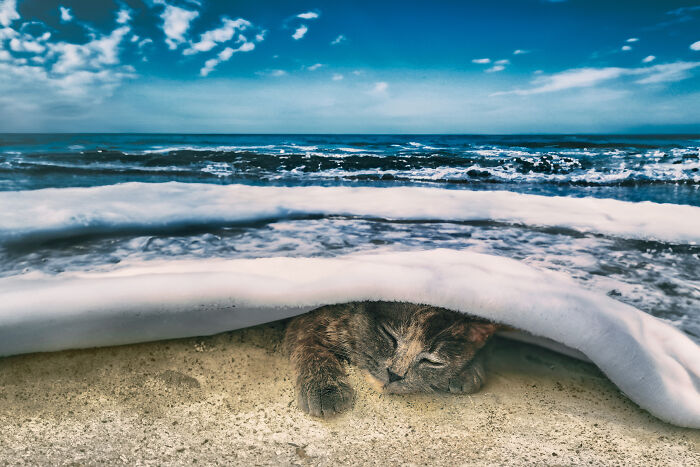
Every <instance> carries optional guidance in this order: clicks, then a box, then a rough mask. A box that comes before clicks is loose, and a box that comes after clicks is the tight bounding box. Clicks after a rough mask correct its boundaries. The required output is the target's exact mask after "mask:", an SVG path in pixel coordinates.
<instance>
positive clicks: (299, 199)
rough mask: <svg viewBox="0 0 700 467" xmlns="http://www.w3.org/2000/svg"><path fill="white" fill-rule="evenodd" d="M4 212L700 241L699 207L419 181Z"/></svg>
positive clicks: (196, 191)
mask: <svg viewBox="0 0 700 467" xmlns="http://www.w3.org/2000/svg"><path fill="white" fill-rule="evenodd" d="M0 213H2V215H1V216H0V239H2V240H5V241H8V240H9V241H24V240H36V239H53V238H63V237H67V236H72V235H81V234H94V233H113V232H118V231H125V230H139V231H148V230H152V229H160V230H163V229H171V228H177V227H183V226H198V225H202V226H205V225H211V224H215V225H224V224H230V223H238V222H251V221H259V220H265V219H281V218H289V217H295V216H314V215H322V216H327V215H342V216H359V217H375V218H386V219H398V220H443V221H473V220H491V221H496V222H503V223H510V224H525V225H532V226H544V227H560V228H567V229H573V230H576V231H580V232H592V233H599V234H604V235H610V236H619V237H624V238H632V239H643V240H656V241H661V242H671V243H680V244H697V243H698V242H700V207H694V206H685V205H672V204H657V203H652V202H648V201H644V202H639V203H631V202H625V201H617V200H612V199H594V198H567V197H550V196H538V195H526V194H520V193H512V192H507V191H488V192H479V191H468V190H441V189H434V188H418V187H394V188H368V187H357V188H349V187H315V186H311V187H269V186H267V187H259V186H246V185H226V186H221V185H209V184H194V183H192V184H187V183H178V182H169V183H153V184H149V183H124V184H119V185H110V186H101V187H90V188H60V189H54V188H47V189H42V190H33V191H18V192H3V193H0Z"/></svg>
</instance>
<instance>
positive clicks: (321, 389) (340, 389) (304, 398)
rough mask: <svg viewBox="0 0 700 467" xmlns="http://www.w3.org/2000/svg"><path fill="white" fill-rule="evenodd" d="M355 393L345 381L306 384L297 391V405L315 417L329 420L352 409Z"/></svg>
mask: <svg viewBox="0 0 700 467" xmlns="http://www.w3.org/2000/svg"><path fill="white" fill-rule="evenodd" d="M354 394H355V391H353V389H352V388H351V387H350V385H349V384H347V383H346V382H344V381H335V382H332V383H328V382H325V383H324V384H314V383H313V382H311V383H309V384H305V385H303V386H301V387H300V388H298V390H297V403H298V404H299V407H300V408H301V410H303V411H304V412H306V413H308V414H310V415H313V416H314V417H322V418H329V417H332V416H333V415H336V414H339V413H341V412H345V411H346V410H348V409H349V408H350V407H352V402H353V397H354Z"/></svg>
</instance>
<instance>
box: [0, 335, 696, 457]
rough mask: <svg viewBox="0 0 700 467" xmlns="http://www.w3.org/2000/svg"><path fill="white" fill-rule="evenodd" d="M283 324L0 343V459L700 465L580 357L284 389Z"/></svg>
mask: <svg viewBox="0 0 700 467" xmlns="http://www.w3.org/2000/svg"><path fill="white" fill-rule="evenodd" d="M281 335H282V327H281V325H280V324H278V323H277V324H270V325H264V326H259V327H256V328H251V329H245V330H240V331H235V332H230V333H224V334H219V335H217V336H213V337H206V338H196V339H181V340H174V341H163V342H154V343H147V344H138V345H129V346H122V347H111V348H101V349H90V350H81V351H67V352H59V353H51V354H34V355H24V356H17V357H10V358H4V359H0V404H1V405H2V411H1V413H0V464H6V465H16V464H52V465H56V464H64V465H66V464H70V465H83V464H128V465H139V464H154V465H155V464H157V465H167V464H170V465H175V464H177V465H182V464H195V463H196V464H242V465H256V464H274V465H289V464H302V465H305V464H309V465H336V464H339V463H340V464H358V463H359V464H383V465H384V464H415V465H451V466H453V465H462V464H480V465H483V464H533V463H536V464H553V465H561V464H616V465H622V464H625V465H630V464H636V465H674V466H679V465H685V466H690V465H700V432H699V431H694V430H688V429H681V428H676V427H673V426H670V425H667V424H665V423H663V422H660V421H658V420H656V419H655V418H653V417H652V416H650V415H648V414H647V413H646V412H644V411H642V410H640V409H639V408H637V407H636V406H635V405H634V404H632V403H631V402H629V401H628V400H626V399H625V398H624V397H623V396H622V395H621V394H620V393H619V391H618V390H617V389H616V388H615V387H614V386H613V385H612V384H611V383H610V382H609V381H608V380H607V379H606V378H605V377H604V376H603V375H602V374H601V373H600V372H599V371H598V370H597V369H596V368H595V367H594V366H593V365H591V364H587V363H582V362H579V361H576V360H573V359H570V358H568V357H564V356H561V355H558V354H554V353H552V352H549V351H547V350H544V349H541V348H537V347H533V346H529V345H526V344H520V343H514V342H510V341H506V340H502V339H499V340H496V341H495V342H494V343H493V345H492V347H491V349H490V352H489V356H488V373H489V375H490V381H489V382H488V384H487V385H486V386H485V388H484V389H483V390H482V391H481V392H480V393H478V394H475V395H472V396H449V395H446V396H389V395H384V394H381V393H377V392H375V391H374V390H373V389H371V388H370V387H369V385H368V384H367V383H366V382H365V381H364V379H363V377H362V375H361V374H360V373H359V372H356V371H353V370H350V371H351V378H352V381H353V383H354V385H355V387H356V389H357V400H356V402H355V407H354V409H353V410H352V411H351V412H350V413H348V414H345V415H343V416H340V417H338V418H336V419H334V420H332V421H328V422H323V421H319V420H316V419H312V418H310V417H308V416H306V415H305V414H302V413H301V412H300V411H299V410H298V409H297V408H296V406H295V404H294V394H293V386H292V381H291V379H290V377H289V366H288V364H287V362H286V360H285V358H284V357H283V356H282V355H281V353H280V351H279V341H280V339H281Z"/></svg>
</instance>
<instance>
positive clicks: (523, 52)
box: [513, 49, 530, 55]
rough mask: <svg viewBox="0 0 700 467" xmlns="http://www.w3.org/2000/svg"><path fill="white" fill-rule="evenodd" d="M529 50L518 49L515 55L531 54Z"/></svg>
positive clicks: (514, 52)
mask: <svg viewBox="0 0 700 467" xmlns="http://www.w3.org/2000/svg"><path fill="white" fill-rule="evenodd" d="M529 53H530V51H529V50H523V49H516V50H514V51H513V55H522V54H529Z"/></svg>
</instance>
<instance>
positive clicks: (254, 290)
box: [0, 249, 700, 428]
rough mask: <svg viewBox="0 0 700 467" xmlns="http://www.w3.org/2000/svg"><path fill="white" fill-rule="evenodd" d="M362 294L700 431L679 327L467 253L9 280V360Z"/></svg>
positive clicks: (148, 266)
mask: <svg viewBox="0 0 700 467" xmlns="http://www.w3.org/2000/svg"><path fill="white" fill-rule="evenodd" d="M353 300H397V301H409V302H414V303H425V304H431V305H435V306H442V307H446V308H449V309H453V310H458V311H462V312H466V313H470V314H474V315H478V316H481V317H484V318H488V319H492V320H495V321H498V322H501V323H505V324H508V325H510V326H514V327H516V328H518V329H522V330H524V331H527V332H529V333H531V334H533V335H535V336H541V337H545V338H548V339H552V340H554V341H556V342H559V343H561V344H564V345H565V346H567V347H569V348H572V349H575V350H577V351H580V352H582V353H583V354H585V355H586V356H587V357H588V358H589V359H590V360H591V361H593V362H594V363H595V364H596V365H598V366H599V367H600V368H601V370H602V371H603V372H604V373H605V374H606V375H608V376H609V377H610V379H611V380H612V381H613V382H614V383H615V384H616V385H617V386H618V387H619V388H620V389H621V390H622V391H623V392H624V393H625V394H626V395H627V396H628V397H629V398H630V399H632V400H633V401H635V402H636V403H637V404H639V405H640V406H641V407H642V408H644V409H646V410H648V411H649V412H651V413H652V414H654V415H656V416H657V417H659V418H661V419H662V420H665V421H667V422H670V423H674V424H677V425H680V426H686V427H694V428H700V393H699V392H698V388H700V347H698V346H697V345H696V344H695V343H693V342H692V341H691V340H690V339H689V338H688V337H686V336H685V335H684V334H683V333H681V332H680V331H678V330H676V329H675V328H673V327H672V326H670V325H668V324H667V323H665V322H663V321H661V320H659V319H657V318H654V317H652V316H650V315H647V314H645V313H642V312H641V311H639V310H637V309H635V308H633V307H631V306H629V305H626V304H623V303H621V302H618V301H616V300H614V299H612V298H610V297H607V296H605V295H602V294H596V293H594V292H591V291H587V290H584V289H582V288H581V287H579V286H578V285H576V284H575V283H574V282H573V281H572V280H571V279H570V278H569V277H568V276H566V275H564V274H561V273H557V272H553V271H542V270H539V269H535V268H532V267H530V266H527V265H525V264H523V263H521V262H518V261H515V260H512V259H508V258H503V257H498V256H490V255H483V254H477V253H472V252H467V251H456V250H443V249H438V250H427V251H409V252H400V253H383V254H371V255H368V254H364V255H348V256H340V257H335V258H282V257H277V258H258V259H238V260H223V259H207V260H193V261H190V260H170V261H150V262H133V263H128V264H122V265H120V266H118V267H116V268H115V269H113V270H111V271H107V272H94V271H93V272H80V273H78V272H73V273H62V274H58V275H55V276H47V275H43V274H40V273H31V274H26V275H23V276H15V277H9V278H3V279H0V303H2V304H3V305H2V308H0V355H9V354H17V353H23V352H34V351H51V350H60V349H65V348H76V347H90V346H97V345H110V344H123V343H130V342H139V341H149V340H155V339H165V338H174V337H184V336H195V335H204V334H212V333H216V332H220V331H224V330H229V329H236V328H240V327H245V326H250V325H254V324H258V323H263V322H268V321H273V320H276V319H280V318H284V317H288V316H292V315H296V314H299V313H303V312H305V311H308V310H310V309H313V308H315V307H318V306H320V305H324V304H330V303H342V302H347V301H353Z"/></svg>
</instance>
